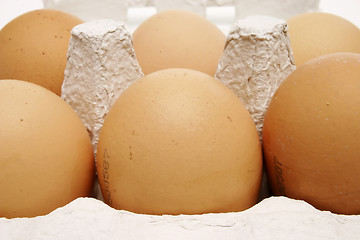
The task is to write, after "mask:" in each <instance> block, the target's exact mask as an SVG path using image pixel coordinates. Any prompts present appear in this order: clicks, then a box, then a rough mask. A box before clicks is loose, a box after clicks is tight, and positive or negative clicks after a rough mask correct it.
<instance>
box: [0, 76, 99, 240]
mask: <svg viewBox="0 0 360 240" xmlns="http://www.w3.org/2000/svg"><path fill="white" fill-rule="evenodd" d="M0 166H1V167H0V193H1V194H0V217H7V218H13V217H34V216H39V215H45V214H48V213H49V212H51V211H53V210H55V209H56V208H58V207H62V206H64V205H66V204H68V203H69V202H71V201H72V200H74V199H76V198H78V197H85V196H90V195H91V193H92V188H93V179H94V176H95V164H94V154H93V149H92V146H91V142H90V138H89V135H88V133H87V131H86V129H85V127H84V125H83V123H82V122H81V120H80V119H79V117H78V116H77V115H76V113H75V112H74V111H73V109H72V108H71V107H70V106H69V105H68V104H67V103H65V102H64V101H63V100H62V99H61V98H60V97H59V96H57V95H56V94H54V93H52V92H51V91H49V90H47V89H45V88H43V87H41V86H38V85H36V84H33V83H29V82H26V81H19V80H2V81H0ZM0 235H1V234H0Z"/></svg>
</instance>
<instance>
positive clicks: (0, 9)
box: [0, 0, 360, 28]
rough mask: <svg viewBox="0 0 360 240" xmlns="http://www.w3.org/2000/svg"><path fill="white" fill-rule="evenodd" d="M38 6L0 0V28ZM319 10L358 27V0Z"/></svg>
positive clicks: (324, 3) (336, 0)
mask: <svg viewBox="0 0 360 240" xmlns="http://www.w3.org/2000/svg"><path fill="white" fill-rule="evenodd" d="M99 1H100V0H99ZM119 1H123V0H119ZM294 1H296V0H294ZM39 8H43V2H42V0H0V28H2V27H3V26H5V25H6V24H7V23H8V22H9V21H11V20H12V19H13V18H15V17H17V16H19V15H21V14H23V13H25V12H27V11H30V10H34V9H39ZM320 10H321V11H324V12H329V13H334V14H337V15H338V16H341V17H343V18H345V19H348V20H349V21H351V22H352V23H354V24H355V25H357V26H358V27H359V28H360V0H321V2H320Z"/></svg>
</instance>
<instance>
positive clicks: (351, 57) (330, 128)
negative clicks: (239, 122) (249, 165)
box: [263, 53, 360, 214]
mask: <svg viewBox="0 0 360 240" xmlns="http://www.w3.org/2000/svg"><path fill="white" fill-rule="evenodd" d="M359 120H360V54H356V53H335V54H329V55H325V56H321V57H317V58H314V59H313V60H310V61H309V62H307V63H306V64H304V65H302V66H300V67H298V68H297V69H296V70H295V71H294V72H293V73H292V74H290V75H289V77H288V78H287V79H286V80H285V81H284V82H283V83H282V84H281V85H280V87H279V89H278V90H277V92H276V93H275V95H274V97H273V99H272V101H271V103H270V105H269V109H268V112H267V114H266V116H265V121H264V129H263V149H264V157H265V162H266V167H267V172H268V175H269V180H270V184H271V187H272V189H273V191H274V193H275V194H276V195H286V196H288V197H290V198H295V199H302V200H305V201H307V202H308V203H310V204H312V205H313V206H315V207H316V208H318V209H321V210H327V211H332V212H334V213H341V214H359V213H360V187H359V182H360V161H359V155H360V148H359V146H360V124H359Z"/></svg>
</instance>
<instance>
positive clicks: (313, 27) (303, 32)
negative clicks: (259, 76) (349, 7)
mask: <svg viewBox="0 0 360 240" xmlns="http://www.w3.org/2000/svg"><path fill="white" fill-rule="evenodd" d="M287 24H288V30H289V38H290V44H291V47H292V50H293V54H294V59H295V64H296V66H298V67H299V66H301V65H302V64H304V63H305V62H307V61H309V60H311V59H312V58H315V57H319V56H322V55H326V54H331V53H337V52H354V53H360V29H359V28H358V27H357V26H356V25H355V24H353V23H351V22H350V21H348V20H346V19H344V18H342V17H340V16H337V15H334V14H330V13H324V12H310V13H304V14H300V15H296V16H294V17H291V18H289V19H288V20H287Z"/></svg>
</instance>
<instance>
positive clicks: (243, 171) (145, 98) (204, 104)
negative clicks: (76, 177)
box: [97, 69, 262, 214]
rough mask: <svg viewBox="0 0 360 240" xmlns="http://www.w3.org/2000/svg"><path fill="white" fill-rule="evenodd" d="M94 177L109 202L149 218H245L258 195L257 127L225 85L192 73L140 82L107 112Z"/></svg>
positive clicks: (166, 72)
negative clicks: (237, 214) (240, 214)
mask: <svg viewBox="0 0 360 240" xmlns="http://www.w3.org/2000/svg"><path fill="white" fill-rule="evenodd" d="M97 170H98V178H99V182H100V187H101V190H102V193H103V196H104V198H105V201H106V203H108V204H109V205H111V206H112V207H114V208H116V209H124V210H128V211H132V212H136V213H146V214H196V213H208V212H230V211H240V210H244V209H247V208H249V207H251V206H253V205H254V204H255V203H256V201H257V197H258V194H259V188H260V181H261V174H262V153H261V145H260V141H259V136H258V134H257V131H256V128H255V124H254V122H253V120H252V118H251V117H250V114H249V113H248V112H247V110H246V109H245V107H244V106H243V104H242V103H241V101H240V100H239V99H238V98H237V97H236V96H235V94H233V93H232V92H231V90H229V89H228V88H227V87H225V86H224V85H223V84H222V83H220V82H219V81H217V80H215V78H213V77H211V76H209V75H207V74H204V73H202V72H199V71H196V70H191V69H166V70H161V71H157V72H154V73H152V74H149V75H146V76H145V77H143V78H140V79H139V80H138V81H136V82H135V83H133V84H132V85H131V86H130V87H129V88H128V89H126V90H125V91H124V92H123V93H122V95H120V97H119V98H118V100H117V101H116V102H115V104H114V105H113V107H112V108H111V109H110V111H109V114H108V115H107V117H106V118H105V121H104V125H103V128H102V129H101V132H100V137H99V142H98V149H97Z"/></svg>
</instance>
